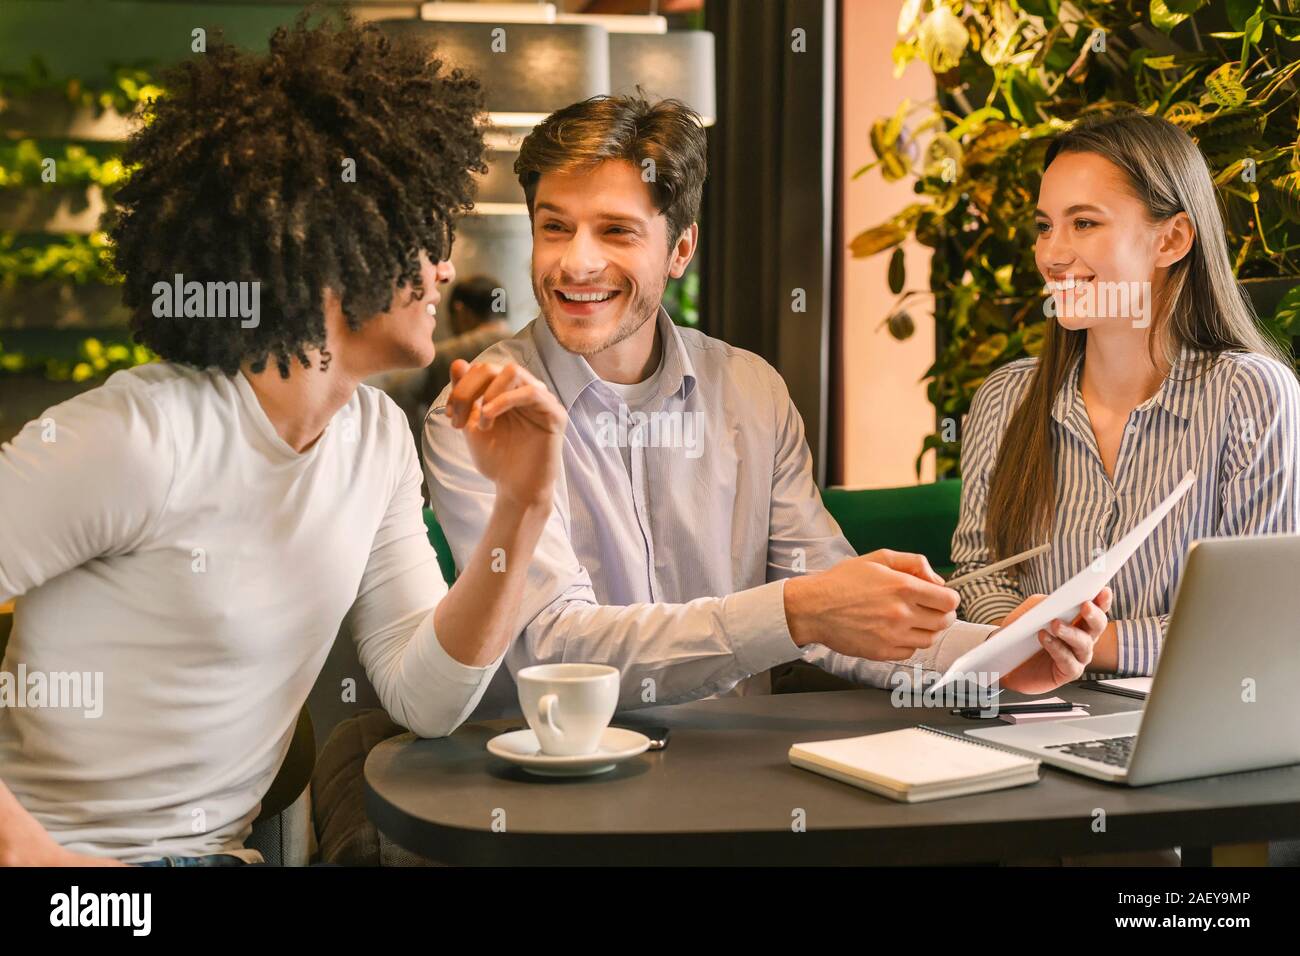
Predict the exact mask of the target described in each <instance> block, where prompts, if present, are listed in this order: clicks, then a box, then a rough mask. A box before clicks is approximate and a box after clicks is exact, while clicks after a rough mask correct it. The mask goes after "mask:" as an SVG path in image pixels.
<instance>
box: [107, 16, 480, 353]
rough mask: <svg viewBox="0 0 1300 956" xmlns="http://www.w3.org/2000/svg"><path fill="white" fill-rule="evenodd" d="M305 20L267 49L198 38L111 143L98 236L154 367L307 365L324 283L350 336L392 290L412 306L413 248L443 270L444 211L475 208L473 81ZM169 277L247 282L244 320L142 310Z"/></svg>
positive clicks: (359, 35)
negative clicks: (108, 215) (122, 166)
mask: <svg viewBox="0 0 1300 956" xmlns="http://www.w3.org/2000/svg"><path fill="white" fill-rule="evenodd" d="M309 17H310V14H308V13H304V14H302V15H300V16H299V17H298V19H297V20H296V21H295V23H294V25H293V26H292V27H281V28H279V29H277V30H276V31H275V33H274V34H273V35H272V37H271V39H270V48H269V51H268V52H267V53H260V54H259V53H251V52H246V51H241V50H238V49H236V48H235V47H234V46H232V45H230V44H227V43H225V42H223V41H222V40H221V39H220V38H215V39H213V40H210V41H209V43H208V49H207V52H206V53H201V54H198V55H196V56H194V57H193V58H191V59H189V60H187V61H185V62H183V63H181V64H179V65H178V66H176V67H174V68H173V69H172V70H171V71H169V72H168V73H167V74H165V75H164V76H163V77H162V81H161V82H162V86H163V88H164V89H165V90H166V91H167V92H166V95H165V96H163V97H161V98H160V99H159V100H157V101H156V102H154V103H153V104H152V106H151V107H149V108H148V109H147V112H146V114H145V118H146V120H147V122H146V124H145V125H144V126H143V127H142V128H141V129H140V130H138V131H137V132H136V133H135V134H134V135H133V136H132V137H131V140H130V142H129V144H128V146H127V149H126V152H125V154H124V156H123V161H124V162H125V163H127V164H128V165H130V164H137V165H138V168H137V169H136V170H135V172H134V173H133V174H132V176H131V178H130V180H129V181H128V182H127V183H126V184H125V185H124V186H123V187H122V188H121V189H120V190H118V192H117V194H116V196H115V197H114V202H115V206H116V209H115V212H114V213H113V220H112V225H111V231H110V235H111V238H112V241H113V246H114V256H115V260H116V266H117V269H118V271H119V272H120V273H122V275H123V276H124V277H125V280H126V282H125V291H124V294H123V300H124V302H125V303H126V305H127V306H128V307H129V308H130V309H131V313H132V329H133V331H134V336H135V339H136V341H138V342H140V343H142V344H144V345H147V346H148V347H150V348H151V349H153V350H154V351H155V352H157V353H158V354H159V355H160V356H162V357H163V358H165V359H168V360H171V361H176V362H183V363H185V364H188V365H193V366H197V367H199V368H211V367H216V368H219V369H221V370H222V371H223V372H225V373H226V374H229V375H233V374H234V373H235V372H236V371H238V369H239V367H240V365H241V364H242V363H244V362H251V365H252V368H253V370H254V371H262V370H263V369H264V368H266V365H267V362H268V361H274V362H275V364H276V366H277V367H278V368H279V370H280V374H281V375H284V376H288V374H289V369H290V364H291V360H292V359H295V358H296V359H297V360H298V361H299V362H300V363H301V364H302V365H303V367H304V368H310V367H311V361H310V360H309V359H308V356H307V351H308V350H309V349H312V348H320V349H323V348H324V345H325V321H324V314H323V295H324V290H325V289H326V288H330V289H333V290H334V291H335V292H336V293H337V294H338V296H339V298H340V301H341V303H342V309H343V314H344V316H345V317H346V319H347V322H348V325H349V327H350V328H353V329H357V328H359V327H360V326H361V324H362V323H363V322H364V321H365V320H366V319H368V318H369V317H371V316H373V315H376V314H378V313H381V312H384V311H386V310H387V309H388V308H389V306H390V305H391V304H392V298H393V295H394V289H395V288H409V289H410V290H411V293H412V294H413V295H414V296H416V297H420V296H422V295H423V294H424V289H423V283H422V281H421V275H420V262H419V255H420V252H421V251H423V252H425V253H426V254H427V255H428V256H429V258H430V259H431V260H432V261H434V262H437V261H439V260H441V259H445V258H446V257H447V255H448V254H449V253H450V244H451V230H452V221H453V218H454V217H455V216H456V215H457V214H459V213H461V212H464V211H468V210H469V209H470V208H472V206H473V196H474V181H473V177H472V176H471V173H472V172H480V173H483V172H486V171H487V167H486V165H485V164H484V162H483V155H484V145H483V136H482V126H481V122H480V121H481V117H482V113H483V92H482V89H481V87H480V85H479V83H478V81H477V80H476V79H474V78H473V77H470V76H467V75H466V74H464V73H463V72H462V71H460V70H447V71H444V70H443V66H444V64H443V63H442V62H441V61H440V60H438V59H436V58H435V57H434V56H433V55H432V54H431V53H430V51H429V49H428V47H427V45H426V46H424V47H417V46H415V45H413V44H411V43H407V42H402V41H399V40H398V39H394V38H390V37H388V36H386V35H385V34H384V33H382V32H381V31H380V30H378V29H377V28H375V27H373V26H369V25H358V24H357V23H356V22H355V21H354V20H353V19H352V18H351V17H350V16H348V15H346V14H345V15H343V16H341V17H340V16H337V15H336V16H332V17H327V18H325V19H324V20H323V21H321V22H319V23H317V24H315V25H312V24H311V23H310V22H309ZM347 160H353V161H354V162H355V176H354V177H351V178H354V179H355V181H345V175H344V173H345V168H346V161H347ZM177 273H179V274H182V275H184V277H185V281H186V282H187V283H188V282H190V281H199V282H213V281H215V282H231V281H248V282H251V281H259V282H260V283H261V285H260V288H259V293H260V299H259V303H260V315H259V318H260V324H259V325H257V326H256V327H255V328H242V327H241V324H240V322H239V321H238V320H235V321H227V320H223V319H215V320H214V319H213V318H211V317H209V318H205V319H196V318H192V317H191V318H184V317H171V318H166V317H158V316H155V315H154V309H153V302H154V294H153V287H154V284H155V283H156V282H159V281H164V282H167V283H170V282H172V278H173V276H174V275H176V274H177ZM322 360H323V361H324V362H327V361H328V355H323V356H322Z"/></svg>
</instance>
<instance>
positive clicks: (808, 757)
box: [790, 725, 1039, 803]
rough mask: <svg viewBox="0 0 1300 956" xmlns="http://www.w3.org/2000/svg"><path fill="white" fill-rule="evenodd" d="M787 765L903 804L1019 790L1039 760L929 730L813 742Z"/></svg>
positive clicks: (1033, 777) (1032, 777) (794, 751)
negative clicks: (1004, 789)
mask: <svg viewBox="0 0 1300 956" xmlns="http://www.w3.org/2000/svg"><path fill="white" fill-rule="evenodd" d="M790 763H792V764H794V765H795V766H796V767H802V768H804V769H805V770H811V771H813V772H814V773H820V774H823V775H825V776H827V777H831V778H833V779H835V780H839V781H842V782H843V783H850V784H852V785H853V786H855V787H861V788H862V789H863V790H870V791H871V792H872V793H878V794H880V795H881V796H882V797H888V798H889V799H891V800H898V801H901V802H903V803H921V802H923V801H925V800H942V799H944V798H945V797H960V796H963V795H965V794H968V793H983V792H985V791H987V790H1001V789H1003V788H1005V787H1020V786H1024V785H1025V784H1028V783H1036V782H1037V781H1038V767H1039V761H1038V760H1035V759H1034V758H1033V757H1024V756H1021V755H1020V754H1014V753H1010V752H1008V751H1006V750H1002V749H1000V748H998V747H992V746H989V745H987V744H984V743H981V742H980V741H976V740H971V739H970V738H969V737H964V736H962V735H961V734H954V733H950V732H948V731H946V730H938V729H936V728H934V727H926V726H924V725H922V726H919V727H909V728H907V729H906V730H891V731H888V732H887V733H883V734H868V735H867V736H865V737H845V738H841V739H839V740H818V741H815V742H813V743H806V744H795V745H794V746H793V747H791V748H790Z"/></svg>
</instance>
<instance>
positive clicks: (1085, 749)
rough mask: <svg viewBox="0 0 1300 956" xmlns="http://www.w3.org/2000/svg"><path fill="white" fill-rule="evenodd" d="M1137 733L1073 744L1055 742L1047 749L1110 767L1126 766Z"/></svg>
mask: <svg viewBox="0 0 1300 956" xmlns="http://www.w3.org/2000/svg"><path fill="white" fill-rule="evenodd" d="M1136 740H1137V734H1134V735H1133V736H1131V737H1106V738H1104V739H1102V740H1083V741H1080V742H1078V743H1073V744H1055V745H1053V746H1051V747H1047V748H1045V749H1047V750H1059V751H1060V752H1061V753H1063V754H1069V755H1070V756H1072V757H1083V758H1084V759H1085V760H1096V761H1097V762H1098V763H1104V764H1109V765H1110V766H1112V767H1127V766H1128V762H1129V760H1130V759H1131V758H1132V756H1133V744H1134V742H1135V741H1136Z"/></svg>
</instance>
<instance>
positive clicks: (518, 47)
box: [378, 20, 610, 126]
mask: <svg viewBox="0 0 1300 956" xmlns="http://www.w3.org/2000/svg"><path fill="white" fill-rule="evenodd" d="M378 26H379V27H380V28H381V29H382V30H384V31H385V32H386V33H387V34H388V35H389V36H392V37H394V38H399V37H401V38H414V39H415V40H416V41H417V42H422V43H427V44H428V45H429V46H431V47H434V48H436V50H437V53H438V57H439V58H440V59H441V60H443V61H444V62H445V63H447V64H448V65H449V66H452V67H459V68H460V69H463V70H465V71H466V72H467V73H470V74H473V75H474V76H475V77H477V78H478V80H479V82H480V83H482V84H483V88H484V91H485V92H486V96H487V108H488V112H489V113H491V114H492V121H493V123H494V124H495V125H497V126H530V125H532V124H534V123H537V122H540V121H541V120H542V119H543V118H544V117H545V116H547V115H548V114H550V113H552V112H554V111H555V110H557V109H559V108H560V107H562V106H568V105H569V104H570V103H575V102H577V101H578V100H585V99H587V98H588V97H591V96H595V95H596V94H597V93H604V92H605V91H606V90H607V89H608V88H609V80H610V76H609V54H610V48H609V33H608V32H607V31H606V30H605V29H604V28H603V27H598V26H590V25H578V24H537V23H442V22H432V21H425V20H381V21H378Z"/></svg>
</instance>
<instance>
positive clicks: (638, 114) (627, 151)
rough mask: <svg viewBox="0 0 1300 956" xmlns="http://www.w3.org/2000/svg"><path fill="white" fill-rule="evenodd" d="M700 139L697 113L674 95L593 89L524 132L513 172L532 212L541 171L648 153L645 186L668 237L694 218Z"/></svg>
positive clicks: (702, 172) (700, 184)
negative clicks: (652, 98)
mask: <svg viewBox="0 0 1300 956" xmlns="http://www.w3.org/2000/svg"><path fill="white" fill-rule="evenodd" d="M706 146H707V142H706V140H705V137H704V124H703V122H702V121H701V120H700V117H699V114H698V113H696V112H695V111H694V110H692V109H691V108H690V107H689V106H687V105H686V104H685V103H683V102H681V101H680V100H660V101H658V102H657V103H650V102H648V101H647V100H645V99H642V98H641V97H639V96H593V97H592V98H591V99H588V100H583V101H582V102H580V103H574V104H573V105H572V106H566V107H564V109H561V110H556V111H555V112H554V113H552V114H551V115H550V116H548V117H546V119H544V120H543V121H542V122H541V123H540V124H538V126H537V127H536V128H535V129H534V130H533V131H532V132H531V133H529V134H528V136H527V137H525V139H524V141H523V143H522V144H520V147H519V158H518V159H516V160H515V175H517V176H518V177H519V185H521V186H523V188H524V198H525V199H526V200H527V202H528V214H529V216H531V215H532V214H533V197H534V196H535V195H536V193H537V181H538V180H539V179H541V178H542V173H550V172H573V171H575V170H581V169H585V168H589V167H591V166H595V165H597V164H598V163H602V162H604V161H605V160H609V159H620V160H627V161H628V162H631V163H633V164H634V165H636V166H637V167H638V168H641V169H644V168H645V167H644V165H643V164H644V161H645V160H647V159H649V160H652V161H653V162H654V167H653V168H654V175H653V178H652V179H651V180H650V181H649V186H650V194H651V196H653V197H654V204H655V208H656V209H657V210H658V211H659V212H661V213H663V214H664V216H665V217H666V218H667V220H668V242H669V243H670V244H671V243H674V242H676V241H677V238H678V237H679V236H680V235H681V234H682V233H683V232H684V231H685V230H686V229H687V228H688V227H689V226H690V225H691V223H693V222H695V220H696V219H698V218H699V215H700V194H701V193H702V192H703V191H704V179H705V177H706V176H707V175H708V160H707V159H706V157H705V150H706Z"/></svg>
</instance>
